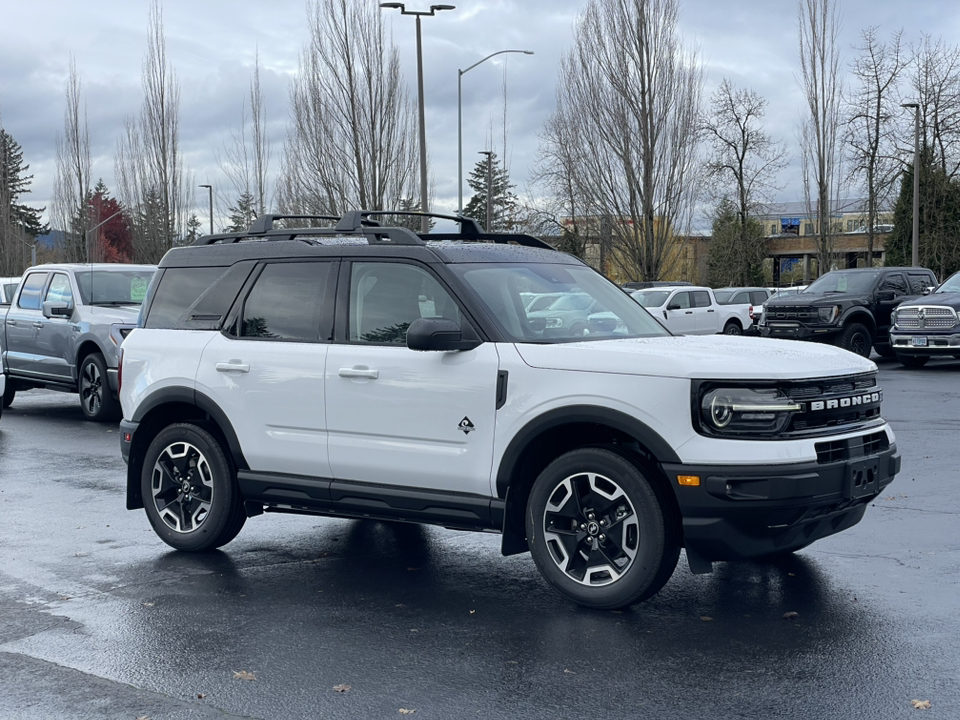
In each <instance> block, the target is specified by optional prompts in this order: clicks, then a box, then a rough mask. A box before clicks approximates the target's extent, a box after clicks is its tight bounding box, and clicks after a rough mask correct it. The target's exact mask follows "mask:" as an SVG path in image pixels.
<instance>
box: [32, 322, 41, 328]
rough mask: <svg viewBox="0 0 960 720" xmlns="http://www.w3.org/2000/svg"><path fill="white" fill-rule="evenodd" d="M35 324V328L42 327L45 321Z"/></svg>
mask: <svg viewBox="0 0 960 720" xmlns="http://www.w3.org/2000/svg"><path fill="white" fill-rule="evenodd" d="M33 326H34V327H35V328H42V327H43V323H42V322H35V323H34V324H33Z"/></svg>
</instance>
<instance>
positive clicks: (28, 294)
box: [17, 272, 47, 310]
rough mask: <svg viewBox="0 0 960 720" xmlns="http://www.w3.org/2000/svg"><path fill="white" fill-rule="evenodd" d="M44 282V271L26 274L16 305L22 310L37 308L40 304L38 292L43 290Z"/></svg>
mask: <svg viewBox="0 0 960 720" xmlns="http://www.w3.org/2000/svg"><path fill="white" fill-rule="evenodd" d="M46 282H47V274H46V273H42V272H41V273H30V274H29V275H27V279H26V280H24V281H23V290H21V291H20V299H19V300H17V306H18V307H22V308H23V309H24V310H39V309H40V306H41V305H42V303H41V302H40V293H42V292H43V286H44V283H46Z"/></svg>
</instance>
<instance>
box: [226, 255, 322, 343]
mask: <svg viewBox="0 0 960 720" xmlns="http://www.w3.org/2000/svg"><path fill="white" fill-rule="evenodd" d="M332 267H333V263H329V262H278V263H270V264H268V265H267V266H266V267H264V268H263V272H261V273H260V276H259V277H258V278H257V279H256V282H254V284H253V288H251V290H250V294H249V295H247V299H246V301H245V302H244V304H243V312H242V315H241V317H240V333H239V334H240V337H243V338H251V339H257V340H279V341H285V342H318V340H319V338H320V318H321V316H322V313H323V299H324V295H325V294H326V290H327V286H328V284H329V282H330V275H331V272H330V271H331V268H332Z"/></svg>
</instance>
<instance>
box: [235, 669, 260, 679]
mask: <svg viewBox="0 0 960 720" xmlns="http://www.w3.org/2000/svg"><path fill="white" fill-rule="evenodd" d="M233 679H234V680H256V679H257V676H256V675H254V674H253V673H251V672H247V671H246V670H241V671H240V672H237V671H236V670H234V672H233Z"/></svg>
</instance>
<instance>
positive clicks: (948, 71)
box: [901, 35, 960, 178]
mask: <svg viewBox="0 0 960 720" xmlns="http://www.w3.org/2000/svg"><path fill="white" fill-rule="evenodd" d="M912 50H913V57H912V60H911V64H912V66H913V68H912V76H911V78H910V84H911V86H912V90H913V92H914V93H915V94H916V95H915V97H916V102H917V103H918V104H919V105H920V132H921V138H922V142H923V144H924V145H925V146H928V147H929V148H930V151H931V153H932V162H933V163H934V164H936V165H938V166H939V167H940V168H941V169H942V170H943V171H944V172H945V173H946V174H947V177H949V178H953V177H955V176H956V175H957V172H958V170H960V48H958V47H956V46H950V45H946V44H945V43H944V42H943V41H942V40H937V41H936V42H933V41H932V40H931V38H930V36H929V35H926V36H924V38H923V42H921V43H920V44H918V45H916V46H914V47H913V48H912ZM909 119H910V120H913V116H912V114H911V115H910V116H909ZM911 124H912V123H911ZM901 135H902V137H910V138H912V137H913V133H912V132H907V131H903V132H902V133H901ZM912 151H913V148H912V145H911V148H910V149H909V152H908V154H910V157H911V158H912Z"/></svg>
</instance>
